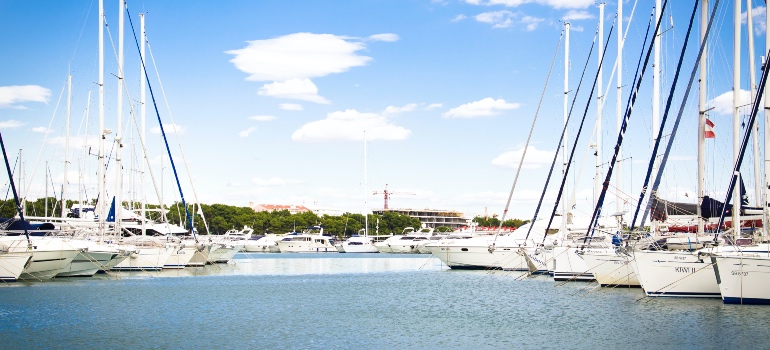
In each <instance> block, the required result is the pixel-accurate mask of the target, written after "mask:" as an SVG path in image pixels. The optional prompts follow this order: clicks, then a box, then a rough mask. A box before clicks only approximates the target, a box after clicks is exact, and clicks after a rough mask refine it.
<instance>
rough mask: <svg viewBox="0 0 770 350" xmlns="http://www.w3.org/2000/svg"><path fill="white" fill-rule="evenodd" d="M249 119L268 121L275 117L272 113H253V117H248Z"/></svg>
mask: <svg viewBox="0 0 770 350" xmlns="http://www.w3.org/2000/svg"><path fill="white" fill-rule="evenodd" d="M249 119H251V120H256V121H258V122H269V121H271V120H275V117H274V116H272V115H255V116H253V117H249Z"/></svg>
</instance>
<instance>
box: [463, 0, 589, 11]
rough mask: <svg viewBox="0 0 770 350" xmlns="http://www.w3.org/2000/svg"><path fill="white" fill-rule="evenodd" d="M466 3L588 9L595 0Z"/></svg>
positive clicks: (475, 0) (473, 2)
mask: <svg viewBox="0 0 770 350" xmlns="http://www.w3.org/2000/svg"><path fill="white" fill-rule="evenodd" d="M465 2H466V3H468V4H471V5H486V6H494V5H503V6H507V7H517V6H520V5H524V4H538V5H544V6H549V7H553V8H555V9H563V8H576V9H582V8H588V7H589V6H591V5H593V4H594V3H595V2H596V1H595V0H487V1H484V0H465Z"/></svg>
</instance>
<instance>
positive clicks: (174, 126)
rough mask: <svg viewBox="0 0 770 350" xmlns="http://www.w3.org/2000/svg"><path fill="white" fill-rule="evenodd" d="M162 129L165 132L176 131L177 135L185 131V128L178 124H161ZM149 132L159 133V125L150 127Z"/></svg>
mask: <svg viewBox="0 0 770 350" xmlns="http://www.w3.org/2000/svg"><path fill="white" fill-rule="evenodd" d="M163 131H165V132H166V134H173V133H177V134H179V135H183V134H184V133H185V132H187V129H186V128H185V127H183V126H181V125H179V124H163ZM150 132H151V133H153V134H160V127H159V126H156V127H154V128H152V129H150Z"/></svg>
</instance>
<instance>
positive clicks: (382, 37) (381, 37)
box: [368, 33, 399, 42]
mask: <svg viewBox="0 0 770 350" xmlns="http://www.w3.org/2000/svg"><path fill="white" fill-rule="evenodd" d="M368 39H369V40H371V41H386V42H394V41H398V39H399V38H398V35H397V34H393V33H383V34H374V35H370V36H369V38H368Z"/></svg>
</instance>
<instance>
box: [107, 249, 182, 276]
mask: <svg viewBox="0 0 770 350" xmlns="http://www.w3.org/2000/svg"><path fill="white" fill-rule="evenodd" d="M172 252H173V249H167V248H165V247H141V248H139V249H137V252H135V253H132V254H131V255H130V256H129V257H128V259H125V260H123V261H122V262H121V263H120V264H117V265H115V267H113V268H112V270H118V271H159V270H161V269H163V265H165V264H166V261H168V258H169V256H171V253H172Z"/></svg>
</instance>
